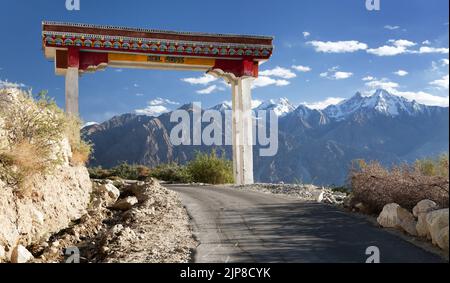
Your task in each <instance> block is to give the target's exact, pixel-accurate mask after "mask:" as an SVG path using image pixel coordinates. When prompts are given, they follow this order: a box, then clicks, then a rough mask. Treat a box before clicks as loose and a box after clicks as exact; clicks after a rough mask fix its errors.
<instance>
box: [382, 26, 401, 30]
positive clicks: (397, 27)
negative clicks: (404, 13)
mask: <svg viewBox="0 0 450 283" xmlns="http://www.w3.org/2000/svg"><path fill="white" fill-rule="evenodd" d="M384 28H385V29H389V30H396V29H399V28H400V27H399V26H391V25H385V26H384Z"/></svg>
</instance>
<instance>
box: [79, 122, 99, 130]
mask: <svg viewBox="0 0 450 283" xmlns="http://www.w3.org/2000/svg"><path fill="white" fill-rule="evenodd" d="M94 125H100V124H99V123H97V122H87V123H86V124H84V125H83V126H82V127H81V128H82V129H84V128H87V127H90V126H94Z"/></svg>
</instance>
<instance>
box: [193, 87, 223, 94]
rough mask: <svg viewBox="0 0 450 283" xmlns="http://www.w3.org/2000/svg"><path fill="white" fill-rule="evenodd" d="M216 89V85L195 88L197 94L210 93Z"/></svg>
mask: <svg viewBox="0 0 450 283" xmlns="http://www.w3.org/2000/svg"><path fill="white" fill-rule="evenodd" d="M216 90H218V87H217V85H211V86H209V87H207V88H204V89H201V90H197V93H198V94H211V93H213V92H214V91H216Z"/></svg>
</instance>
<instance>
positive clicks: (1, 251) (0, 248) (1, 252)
mask: <svg viewBox="0 0 450 283" xmlns="http://www.w3.org/2000/svg"><path fill="white" fill-rule="evenodd" d="M5 258H6V251H5V248H4V247H3V246H2V245H0V263H1V262H3V260H4V259H5Z"/></svg>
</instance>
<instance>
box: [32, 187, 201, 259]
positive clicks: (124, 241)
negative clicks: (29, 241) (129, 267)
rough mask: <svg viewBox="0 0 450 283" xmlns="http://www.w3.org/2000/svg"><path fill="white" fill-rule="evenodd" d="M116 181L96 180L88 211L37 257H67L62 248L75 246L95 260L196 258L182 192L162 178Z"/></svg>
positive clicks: (37, 249)
mask: <svg viewBox="0 0 450 283" xmlns="http://www.w3.org/2000/svg"><path fill="white" fill-rule="evenodd" d="M114 185H116V186H117V188H116V186H114ZM114 185H113V182H112V181H102V182H100V181H99V182H94V190H93V198H92V203H91V206H90V208H89V211H88V214H87V215H85V216H84V217H83V218H82V219H81V220H80V221H78V222H77V223H73V225H72V226H71V227H70V228H69V229H66V230H65V231H62V232H61V233H59V234H58V235H55V236H54V237H52V239H51V240H50V241H49V243H46V244H44V245H41V246H37V247H35V248H34V250H33V252H34V253H35V254H37V255H38V257H37V259H36V261H37V262H64V260H65V257H64V254H63V253H62V252H63V251H64V250H65V249H66V248H69V247H77V248H78V249H79V251H80V261H81V262H89V263H186V262H189V261H191V256H192V252H193V250H194V248H195V247H196V242H195V240H194V239H193V236H192V231H191V230H190V228H189V219H188V216H187V213H186V211H185V209H184V207H183V206H182V204H181V202H180V200H179V197H178V195H177V194H176V193H174V192H171V191H169V190H167V189H165V188H164V187H162V186H161V185H160V184H159V183H158V182H157V181H156V180H150V181H149V182H139V183H137V182H124V181H123V182H117V181H116V182H114ZM118 188H120V189H118Z"/></svg>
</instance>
